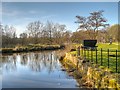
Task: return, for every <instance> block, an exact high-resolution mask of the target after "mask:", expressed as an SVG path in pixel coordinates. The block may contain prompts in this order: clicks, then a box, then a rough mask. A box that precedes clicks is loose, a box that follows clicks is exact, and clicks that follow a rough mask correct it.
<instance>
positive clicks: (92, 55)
mask: <svg viewBox="0 0 120 90" xmlns="http://www.w3.org/2000/svg"><path fill="white" fill-rule="evenodd" d="M91 61H92V62H93V52H92V48H91Z"/></svg>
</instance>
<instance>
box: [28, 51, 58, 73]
mask: <svg viewBox="0 0 120 90" xmlns="http://www.w3.org/2000/svg"><path fill="white" fill-rule="evenodd" d="M57 65H58V60H57V57H56V56H55V52H42V53H31V54H30V55H29V66H30V68H31V69H32V70H33V71H38V72H40V71H41V70H47V71H48V72H49V73H50V72H52V71H54V69H55V68H56V67H57Z"/></svg>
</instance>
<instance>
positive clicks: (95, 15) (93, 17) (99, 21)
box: [76, 10, 109, 39]
mask: <svg viewBox="0 0 120 90" xmlns="http://www.w3.org/2000/svg"><path fill="white" fill-rule="evenodd" d="M103 12H104V11H103V10H100V11H95V12H92V13H90V16H88V17H83V16H76V18H77V21H76V23H79V29H84V30H87V32H88V34H89V35H90V37H91V39H97V35H98V30H101V29H103V28H106V27H107V26H109V24H107V20H106V19H105V18H104V17H103ZM92 32H93V33H92ZM91 33H92V35H91Z"/></svg>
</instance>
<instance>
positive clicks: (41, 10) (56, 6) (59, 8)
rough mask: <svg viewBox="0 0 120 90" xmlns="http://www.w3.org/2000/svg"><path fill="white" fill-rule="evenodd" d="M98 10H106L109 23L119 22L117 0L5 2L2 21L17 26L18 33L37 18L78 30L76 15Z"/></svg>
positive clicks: (84, 14)
mask: <svg viewBox="0 0 120 90" xmlns="http://www.w3.org/2000/svg"><path fill="white" fill-rule="evenodd" d="M98 10H104V11H105V12H104V13H103V15H104V17H105V18H106V19H107V20H108V23H109V24H111V25H112V24H116V23H118V3H117V2H74V3H73V2H61V3H60V2H59V3H57V2H56V3H55V2H44V3H43V2H16V3H15V2H3V3H2V23H3V24H5V25H6V24H7V25H13V26H14V27H16V29H17V33H18V34H20V33H21V32H23V31H25V30H26V26H27V25H28V23H29V22H32V21H36V20H39V21H41V22H46V21H47V20H50V21H52V22H55V23H60V24H65V25H66V26H67V29H68V30H71V31H76V29H77V28H78V24H75V23H74V22H75V21H76V18H75V16H76V15H80V16H89V13H90V12H93V11H98Z"/></svg>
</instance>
